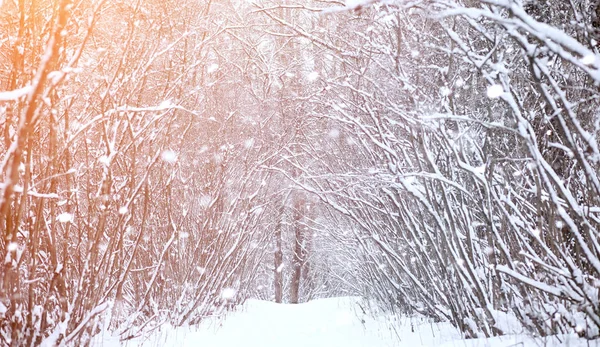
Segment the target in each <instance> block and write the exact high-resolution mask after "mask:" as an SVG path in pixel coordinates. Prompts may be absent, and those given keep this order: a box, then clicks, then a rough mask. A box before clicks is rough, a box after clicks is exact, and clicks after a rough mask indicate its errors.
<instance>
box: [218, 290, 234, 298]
mask: <svg viewBox="0 0 600 347" xmlns="http://www.w3.org/2000/svg"><path fill="white" fill-rule="evenodd" d="M235 294H236V291H235V289H233V288H225V289H223V291H222V292H221V299H223V300H231V299H233V298H234V297H235Z"/></svg>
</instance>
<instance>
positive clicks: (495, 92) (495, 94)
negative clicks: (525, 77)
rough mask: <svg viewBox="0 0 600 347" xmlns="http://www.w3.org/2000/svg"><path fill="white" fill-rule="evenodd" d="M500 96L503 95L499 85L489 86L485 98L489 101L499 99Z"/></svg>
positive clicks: (502, 89)
mask: <svg viewBox="0 0 600 347" xmlns="http://www.w3.org/2000/svg"><path fill="white" fill-rule="evenodd" d="M502 94H504V88H502V86H501V85H499V84H494V85H491V86H489V87H488V89H487V96H488V98H490V99H496V98H499V97H501V96H502Z"/></svg>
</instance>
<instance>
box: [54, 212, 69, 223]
mask: <svg viewBox="0 0 600 347" xmlns="http://www.w3.org/2000/svg"><path fill="white" fill-rule="evenodd" d="M56 220H57V221H59V222H60V223H69V222H72V221H73V215H72V214H70V213H68V212H64V213H61V214H59V215H58V216H57V217H56Z"/></svg>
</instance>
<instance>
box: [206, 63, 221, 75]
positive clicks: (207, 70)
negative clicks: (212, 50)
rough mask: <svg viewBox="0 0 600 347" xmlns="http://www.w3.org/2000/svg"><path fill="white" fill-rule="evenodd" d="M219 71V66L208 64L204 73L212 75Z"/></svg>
mask: <svg viewBox="0 0 600 347" xmlns="http://www.w3.org/2000/svg"><path fill="white" fill-rule="evenodd" d="M217 70H219V64H210V65H209V66H208V67H207V68H206V72H208V73H213V72H215V71H217Z"/></svg>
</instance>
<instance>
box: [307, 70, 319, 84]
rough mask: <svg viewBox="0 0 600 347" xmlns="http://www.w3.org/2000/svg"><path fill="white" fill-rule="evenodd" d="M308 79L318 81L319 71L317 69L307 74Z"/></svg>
mask: <svg viewBox="0 0 600 347" xmlns="http://www.w3.org/2000/svg"><path fill="white" fill-rule="evenodd" d="M306 79H307V80H308V81H309V82H314V81H316V80H317V79H319V73H318V72H316V71H313V72H311V73H309V74H308V75H307V76H306Z"/></svg>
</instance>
